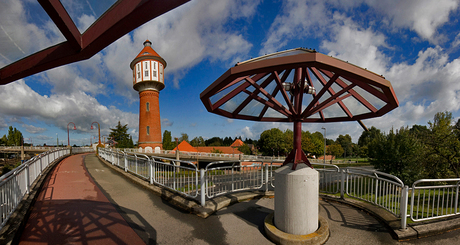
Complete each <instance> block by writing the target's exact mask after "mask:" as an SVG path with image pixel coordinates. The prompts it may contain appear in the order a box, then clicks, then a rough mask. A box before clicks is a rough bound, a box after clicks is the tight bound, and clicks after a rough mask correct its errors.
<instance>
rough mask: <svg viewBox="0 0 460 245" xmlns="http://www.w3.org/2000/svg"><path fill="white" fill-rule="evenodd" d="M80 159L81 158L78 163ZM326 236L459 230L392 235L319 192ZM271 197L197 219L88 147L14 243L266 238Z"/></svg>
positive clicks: (56, 177) (349, 239)
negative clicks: (88, 152) (265, 221)
mask: <svg viewBox="0 0 460 245" xmlns="http://www.w3.org/2000/svg"><path fill="white" fill-rule="evenodd" d="M83 161H84V163H85V164H84V165H83ZM319 206H320V215H321V216H323V217H325V218H326V219H327V220H328V223H329V228H330V237H329V239H328V241H327V242H326V244H430V245H434V244H458V238H459V237H460V231H459V230H456V231H452V232H448V233H444V234H442V235H438V236H434V237H428V238H422V239H417V240H411V241H408V242H398V241H396V240H394V239H393V238H392V237H391V235H390V232H389V231H388V229H387V226H386V225H382V224H381V223H380V222H378V221H377V220H376V219H375V218H374V217H373V216H371V215H369V214H368V213H367V212H363V211H361V210H360V209H356V208H354V207H352V206H349V205H345V204H341V203H338V202H335V201H329V200H326V199H324V200H321V201H320V203H319ZM273 209H274V200H273V199H272V198H261V199H252V200H249V201H244V202H241V203H238V204H235V205H231V206H228V207H225V208H222V209H220V210H219V211H217V212H215V213H214V214H212V215H210V216H209V217H208V218H206V219H203V218H200V217H198V216H197V215H194V214H190V213H188V212H184V211H179V210H178V209H177V208H176V207H175V206H173V205H171V204H170V203H169V202H167V201H165V200H164V199H162V198H161V197H159V196H158V194H154V193H153V192H152V191H150V190H149V189H147V188H145V187H142V186H141V185H138V184H136V183H133V181H132V180H131V179H129V178H126V177H125V176H123V175H120V173H119V172H118V171H115V170H113V169H112V168H111V167H109V166H107V165H106V164H105V163H103V162H101V161H100V160H99V159H98V158H97V157H96V156H95V155H94V154H89V155H88V154H87V155H76V156H72V157H69V158H67V159H65V160H64V161H62V162H61V163H60V164H59V165H58V166H57V167H56V168H55V169H54V171H53V172H52V174H50V176H49V177H48V178H47V180H46V183H45V186H44V187H43V188H42V191H41V193H40V195H39V199H37V201H36V203H35V205H34V207H33V209H32V212H31V215H30V218H29V220H28V221H27V224H26V227H25V230H24V232H23V234H22V237H21V244H28V243H29V244H40V243H46V244H139V243H142V244H143V243H146V244H272V243H271V241H270V240H268V238H267V237H266V235H265V232H264V227H263V225H264V219H265V217H266V216H267V215H268V214H270V213H272V212H273Z"/></svg>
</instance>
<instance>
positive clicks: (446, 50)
mask: <svg viewBox="0 0 460 245" xmlns="http://www.w3.org/2000/svg"><path fill="white" fill-rule="evenodd" d="M61 2H63V4H64V6H65V7H66V9H67V11H68V12H69V14H70V15H71V17H72V19H73V20H74V22H75V23H76V25H77V27H78V28H79V29H80V31H81V32H83V31H84V30H85V29H86V28H87V27H88V26H90V25H91V23H92V22H93V21H94V20H96V19H97V18H98V17H99V16H100V15H101V14H102V13H103V12H104V11H105V9H107V7H108V6H110V4H111V3H112V2H114V1H112V2H110V1H92V0H88V1H70V0H66V1H64V0H62V1H61ZM100 2H103V3H102V4H101V3H100ZM459 13H460V1H458V0H444V1H430V0H426V1H425V0H412V1H409V0H407V1H396V0H387V1H375V0H361V1H358V0H356V1H352V0H349V1H339V0H324V1H255V0H249V1H245V0H239V1H233V0H221V1H213V0H196V1H191V2H189V3H186V4H184V5H183V6H180V7H179V8H176V9H174V10H172V11H170V12H168V13H166V14H164V15H162V16H160V17H158V18H156V19H154V20H152V21H150V22H148V23H146V24H144V25H142V26H141V27H139V28H137V29H136V30H134V31H132V32H131V33H129V34H127V35H125V36H124V37H122V38H120V39H119V40H117V41H116V42H114V43H113V44H111V45H110V46H108V47H107V48H105V49H104V50H102V51H101V52H99V53H98V54H96V55H95V56H93V57H92V58H91V59H89V60H86V61H81V62H77V63H73V64H70V65H66V66H62V67H58V68H54V69H51V70H48V71H45V72H42V73H39V74H36V75H34V76H30V77H27V78H25V79H21V80H18V81H16V82H13V83H11V84H8V85H4V86H0V136H2V135H4V134H6V133H7V130H8V126H13V127H16V128H18V129H19V130H21V132H23V134H24V137H25V141H26V142H29V143H30V142H33V143H34V144H36V145H37V144H40V145H41V144H43V143H46V144H56V134H57V135H58V137H59V141H60V143H61V142H62V143H64V144H65V143H67V124H68V123H69V122H74V123H75V124H76V126H77V130H71V131H70V138H71V144H72V145H73V144H77V145H81V144H89V142H90V140H91V138H94V136H96V135H97V131H96V130H90V126H91V123H92V122H94V121H97V122H99V123H100V125H101V135H108V134H109V132H110V130H109V128H113V127H115V125H116V124H117V123H118V121H120V122H121V123H122V124H128V127H129V129H130V130H129V133H130V134H131V135H132V136H133V139H134V140H135V141H136V140H137V134H138V131H137V130H138V110H139V97H138V94H137V92H136V91H135V90H134V89H132V78H131V77H132V73H131V69H130V68H129V63H130V62H131V61H132V60H133V59H134V57H135V56H136V55H137V54H138V53H139V52H140V50H141V49H142V48H143V46H142V43H143V42H144V41H145V40H146V39H149V40H150V41H152V47H153V48H154V49H155V50H156V51H157V52H158V53H159V54H160V55H161V56H162V57H163V58H164V59H165V60H166V62H167V67H166V69H165V74H166V77H165V84H166V87H165V89H163V90H162V91H161V92H160V114H161V120H162V131H164V130H169V131H171V132H172V135H173V137H176V136H177V137H180V135H181V133H186V134H188V135H189V138H190V139H193V138H194V137H197V136H202V137H203V138H205V139H206V138H210V137H214V136H219V137H226V136H231V137H236V136H242V137H243V139H244V138H252V139H258V138H259V136H260V133H262V132H263V131H264V130H266V129H270V128H272V127H278V128H280V129H281V130H283V131H284V130H286V129H288V128H289V129H292V124H289V123H268V122H250V121H242V120H231V119H228V118H224V117H222V116H218V115H214V114H211V113H209V112H207V111H206V109H205V108H204V106H203V104H202V103H201V101H200V99H199V95H200V93H201V92H202V91H203V90H204V89H206V87H208V86H209V85H210V84H211V83H212V82H213V81H215V80H216V79H217V78H218V77H219V76H220V75H221V74H222V73H224V72H225V71H226V70H227V69H229V68H230V67H232V66H233V65H234V64H235V63H236V62H239V61H244V60H247V59H249V58H253V57H257V56H260V55H263V54H267V53H272V52H276V51H281V50H285V49H291V48H297V47H307V48H312V49H313V48H314V49H316V50H318V51H319V52H321V53H324V54H328V55H332V56H334V57H337V58H339V59H342V60H346V61H349V62H351V63H353V64H356V65H358V66H361V67H363V68H367V69H369V70H371V71H374V72H376V73H378V74H383V75H384V76H385V77H386V79H387V80H389V81H390V82H391V83H392V85H393V88H394V90H395V93H396V95H397V97H398V100H399V102H400V107H399V108H397V109H395V110H393V111H392V112H391V113H389V114H387V115H385V116H383V117H381V118H375V119H368V120H364V121H363V122H364V124H365V125H366V126H367V127H371V126H375V127H377V128H379V129H382V130H383V131H386V132H388V130H390V129H391V128H400V127H402V126H411V125H413V124H421V125H427V123H428V121H430V120H432V118H433V116H434V114H435V113H436V112H439V111H450V112H452V113H453V115H454V117H455V120H457V119H458V118H459V117H460V111H459V110H460V59H459V55H460V31H459V30H460V28H459V27H460V23H459V16H460V15H459ZM0 27H1V28H0V67H3V66H5V65H7V64H9V63H11V62H14V61H16V60H18V59H20V58H22V57H25V56H26V55H29V54H32V53H33V52H36V51H38V50H40V49H42V48H45V47H49V46H51V45H54V44H57V43H59V42H62V41H64V40H65V39H64V38H63V36H62V35H61V34H60V33H59V31H58V29H57V28H56V27H55V26H54V24H53V23H52V22H51V20H50V19H49V18H48V17H47V16H46V14H44V12H43V10H41V7H40V5H39V4H38V3H37V2H36V1H30V0H22V1H17V0H3V1H1V2H0ZM321 127H326V128H327V138H332V139H335V138H337V136H338V135H339V134H343V135H344V134H350V135H351V136H352V139H353V141H354V142H356V141H357V140H358V138H359V136H360V135H361V133H362V128H361V127H360V126H359V124H358V123H356V122H346V123H328V124H319V123H316V124H304V125H303V130H308V131H311V132H315V131H320V132H322V130H321ZM92 141H93V142H94V141H95V140H94V139H92Z"/></svg>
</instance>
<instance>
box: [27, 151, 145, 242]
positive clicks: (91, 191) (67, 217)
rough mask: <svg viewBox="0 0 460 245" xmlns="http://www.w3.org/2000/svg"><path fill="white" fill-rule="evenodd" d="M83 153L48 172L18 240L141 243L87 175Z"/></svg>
mask: <svg viewBox="0 0 460 245" xmlns="http://www.w3.org/2000/svg"><path fill="white" fill-rule="evenodd" d="M93 155H94V154H93ZM84 156H85V155H74V156H71V157H68V158H66V159H65V160H63V161H62V162H60V163H59V164H58V166H56V168H55V169H54V171H52V172H51V173H50V175H49V176H48V178H47V179H46V181H45V184H44V186H43V188H42V190H41V192H40V194H39V196H38V199H37V200H36V202H35V205H34V207H33V209H32V211H31V214H30V217H29V219H28V221H27V224H26V226H25V229H24V232H23V233H22V236H21V240H20V244H144V242H143V241H142V239H141V238H140V237H139V236H138V235H137V234H136V233H135V232H134V231H133V229H131V228H130V226H129V225H128V223H127V222H126V221H125V220H124V219H123V217H122V216H121V215H120V214H119V213H118V212H117V210H116V209H115V207H114V206H113V205H112V204H111V203H110V202H109V200H108V199H107V198H106V197H105V196H104V194H102V192H101V190H100V189H99V188H98V187H97V186H96V185H95V183H94V181H93V180H92V178H91V177H90V176H89V175H88V172H87V171H86V168H85V166H84V162H83V159H84Z"/></svg>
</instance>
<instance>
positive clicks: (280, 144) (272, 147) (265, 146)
mask: <svg viewBox="0 0 460 245" xmlns="http://www.w3.org/2000/svg"><path fill="white" fill-rule="evenodd" d="M284 140H285V136H284V133H283V132H282V131H281V130H280V129H278V128H272V129H269V130H265V131H263V132H262V133H261V134H260V139H259V142H258V146H259V148H260V151H261V152H262V155H265V156H271V155H274V154H277V153H278V151H279V150H280V149H281V150H283V151H284V148H285V147H286V144H285V142H284Z"/></svg>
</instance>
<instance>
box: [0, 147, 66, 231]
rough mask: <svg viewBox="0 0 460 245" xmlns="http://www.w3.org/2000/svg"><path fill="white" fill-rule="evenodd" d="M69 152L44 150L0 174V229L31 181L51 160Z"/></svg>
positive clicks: (57, 149) (64, 150)
mask: <svg viewBox="0 0 460 245" xmlns="http://www.w3.org/2000/svg"><path fill="white" fill-rule="evenodd" d="M68 154H70V148H55V149H53V150H52V151H47V152H44V153H42V154H40V155H37V156H35V157H33V158H31V159H29V160H28V161H26V162H24V163H23V164H21V165H20V166H18V167H17V168H15V169H13V170H11V171H10V172H8V173H6V174H4V175H2V176H0V220H1V225H0V229H1V228H2V227H3V226H4V225H5V223H6V222H7V220H8V219H9V218H10V216H11V214H12V213H13V212H14V211H15V210H16V208H17V206H18V205H19V203H20V201H21V200H22V198H23V197H24V196H25V195H26V194H28V193H29V190H30V187H31V185H32V184H33V182H34V181H35V180H36V179H38V178H39V176H41V174H42V172H43V170H44V169H46V168H47V167H48V166H49V165H50V164H51V163H52V162H54V161H55V160H56V159H59V158H61V157H63V156H65V155H68Z"/></svg>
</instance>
